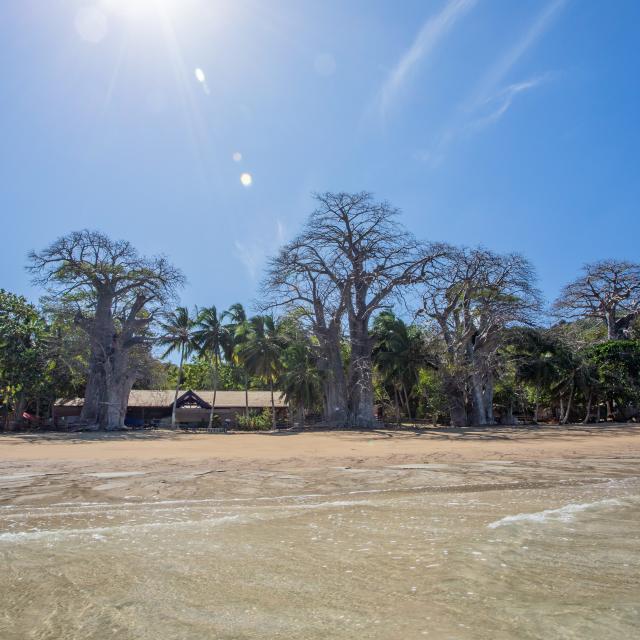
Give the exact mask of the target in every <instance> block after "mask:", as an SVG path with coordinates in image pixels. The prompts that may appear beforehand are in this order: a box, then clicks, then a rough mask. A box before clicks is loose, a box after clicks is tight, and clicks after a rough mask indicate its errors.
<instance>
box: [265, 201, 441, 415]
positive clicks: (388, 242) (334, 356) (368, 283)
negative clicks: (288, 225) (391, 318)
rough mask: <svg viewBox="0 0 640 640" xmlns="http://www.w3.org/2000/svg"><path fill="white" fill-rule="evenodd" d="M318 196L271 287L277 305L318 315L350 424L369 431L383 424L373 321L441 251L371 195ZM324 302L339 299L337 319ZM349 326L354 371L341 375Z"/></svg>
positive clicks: (333, 302)
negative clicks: (377, 406)
mask: <svg viewBox="0 0 640 640" xmlns="http://www.w3.org/2000/svg"><path fill="white" fill-rule="evenodd" d="M315 199H316V202H317V207H316V209H315V210H314V211H313V213H312V214H311V216H310V217H309V220H308V222H307V224H306V226H305V228H304V230H303V232H302V233H301V234H300V236H299V237H298V238H297V239H296V240H294V241H293V242H292V243H290V244H289V245H287V247H285V248H284V249H283V251H282V252H281V254H280V256H279V257H278V258H277V260H276V261H275V262H274V263H272V265H271V267H270V270H269V276H268V278H267V284H268V285H270V287H268V288H269V289H270V290H271V291H275V293H276V295H275V296H274V298H275V300H274V301H273V303H275V304H278V297H277V296H278V294H281V295H283V301H281V304H285V303H286V304H289V305H296V304H298V305H300V306H304V307H306V308H307V309H308V311H309V314H310V316H311V315H313V321H314V322H315V324H316V326H315V327H314V329H315V331H316V334H317V335H318V339H319V340H320V342H321V344H322V340H323V339H327V342H328V344H329V346H330V348H331V352H330V354H331V356H330V357H329V356H327V357H328V358H329V363H328V364H329V367H330V371H329V375H330V376H331V378H332V379H333V380H337V381H341V380H343V379H346V381H347V382H346V394H347V401H348V413H349V415H348V416H347V420H345V422H349V423H351V424H353V425H355V426H366V427H369V426H372V425H373V424H374V422H375V418H374V415H373V402H374V395H373V376H372V360H371V352H372V341H371V337H370V335H369V323H370V320H371V317H372V316H373V314H374V313H375V312H376V311H377V310H378V309H380V308H381V307H383V306H385V305H387V304H388V303H389V300H390V299H391V298H392V297H393V296H394V295H396V294H398V293H399V292H400V290H401V289H402V288H403V287H404V286H406V285H409V284H411V283H414V282H416V281H417V280H418V279H420V278H421V277H422V276H423V274H424V271H425V268H426V266H427V265H428V264H430V263H431V262H432V261H433V260H434V259H435V258H436V257H437V256H438V255H440V253H441V248H440V247H439V245H424V244H421V243H419V242H417V241H416V239H415V238H414V237H413V236H412V235H411V234H409V233H408V232H407V231H405V230H404V229H403V228H402V226H401V225H400V224H399V223H398V221H397V216H398V214H399V211H398V210H397V209H395V208H394V207H392V206H391V205H390V204H388V203H387V202H376V201H375V200H374V199H373V196H372V195H371V194H370V193H367V192H362V193H323V194H317V195H316V196H315ZM276 270H279V271H280V275H279V276H278V275H277V274H276ZM287 292H288V297H287ZM324 300H331V305H330V307H329V308H330V311H331V313H330V314H329V317H326V314H325V316H324V317H323V309H322V306H323V302H324ZM273 303H272V304H273ZM323 321H324V323H323ZM343 323H344V325H346V328H347V330H348V333H349V344H350V359H349V360H350V362H349V369H348V371H347V372H344V371H342V372H341V371H340V369H341V368H342V367H343V364H342V358H338V354H339V348H338V349H336V343H337V345H338V347H339V337H340V335H341V333H340V332H341V330H342V324H343ZM329 327H331V328H332V331H333V334H332V333H330V332H328V331H327V328H329ZM325 336H326V338H325ZM325 355H326V354H325ZM327 404H329V403H328V402H327Z"/></svg>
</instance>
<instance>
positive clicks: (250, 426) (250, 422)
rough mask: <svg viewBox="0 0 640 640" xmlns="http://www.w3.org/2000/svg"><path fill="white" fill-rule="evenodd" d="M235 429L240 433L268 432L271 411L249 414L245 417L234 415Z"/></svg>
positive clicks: (264, 410)
mask: <svg viewBox="0 0 640 640" xmlns="http://www.w3.org/2000/svg"><path fill="white" fill-rule="evenodd" d="M236 424H237V428H238V429H239V430H240V431H268V430H269V429H271V410H270V409H263V410H262V411H261V412H250V413H249V416H248V417H247V416H246V415H244V414H238V415H236Z"/></svg>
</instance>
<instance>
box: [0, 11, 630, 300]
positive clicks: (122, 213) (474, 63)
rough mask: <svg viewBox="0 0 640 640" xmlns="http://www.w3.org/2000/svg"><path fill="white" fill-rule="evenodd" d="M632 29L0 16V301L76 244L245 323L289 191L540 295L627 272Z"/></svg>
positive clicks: (528, 18)
mask: <svg viewBox="0 0 640 640" xmlns="http://www.w3.org/2000/svg"><path fill="white" fill-rule="evenodd" d="M639 24H640V3H639V2H636V1H635V0H628V1H625V0H616V2H613V3H607V2H601V1H595V0H566V1H565V0H546V1H545V0H539V1H525V0H520V1H518V2H515V1H513V0H449V1H448V2H447V1H444V0H420V1H417V2H410V1H408V0H407V1H404V2H398V1H396V2H393V1H389V2H382V1H375V0H362V1H360V0H350V1H348V2H347V1H344V0H342V1H324V2H319V1H316V2H305V1H293V0H291V1H277V2H276V1H274V2H267V1H258V0H254V1H244V0H233V1H230V2H218V1H216V0H94V1H80V0H48V1H47V2H42V1H41V0H5V1H4V2H2V3H1V4H0V56H1V59H2V65H1V66H0V81H1V84H2V92H1V94H0V139H1V140H2V153H1V154H0V186H1V188H0V207H1V210H2V219H3V222H2V230H3V233H2V236H3V240H4V241H3V242H2V248H1V249H0V287H3V288H6V289H9V290H12V291H15V292H19V293H23V294H25V295H27V296H28V297H30V298H31V299H37V297H38V295H39V291H38V290H37V289H35V288H33V287H32V286H31V285H30V284H29V278H28V275H27V274H26V273H25V272H24V270H23V266H24V264H25V262H26V254H27V252H28V250H29V249H32V248H42V247H44V246H45V245H47V244H48V243H49V242H50V241H52V240H53V239H55V238H56V237H57V236H59V235H62V234H64V233H67V232H69V231H72V230H75V229H80V228H83V227H89V228H97V229H100V230H102V231H104V232H106V233H108V234H110V235H113V236H115V237H119V238H120V237H122V238H127V239H129V240H130V241H131V242H132V243H133V244H134V245H135V246H137V247H138V248H139V249H140V250H141V251H142V252H144V253H165V254H167V255H168V256H170V257H171V259H172V260H173V262H174V263H175V264H176V265H178V266H180V267H181V268H182V269H183V271H184V272H185V274H186V276H187V278H188V280H189V284H188V286H187V287H186V289H185V290H184V295H183V302H184V303H185V304H188V305H193V304H198V305H200V306H202V305H208V304H216V305H217V306H219V307H221V308H222V307H226V306H228V305H229V304H231V303H233V302H235V301H241V302H244V303H248V302H250V300H251V299H252V298H254V297H255V296H256V295H257V294H258V293H259V291H258V283H259V278H260V272H261V267H262V265H263V263H264V259H265V257H266V256H268V255H269V254H270V253H272V252H273V251H274V250H275V249H276V248H277V247H278V245H279V244H280V243H282V242H283V241H285V240H286V239H287V238H289V237H291V236H292V235H293V234H295V233H296V231H297V230H298V229H299V227H300V225H301V224H302V222H303V220H304V219H305V217H306V216H307V214H308V213H309V211H310V210H311V208H312V201H311V198H310V193H311V192H312V191H325V190H336V191H338V190H357V191H359V190H370V191H373V192H374V193H375V194H376V196H378V197H379V198H384V199H387V200H389V201H391V202H392V203H393V204H395V205H396V206H398V207H399V208H401V209H402V211H403V220H404V223H405V225H406V226H407V227H408V228H410V229H411V230H412V231H413V232H414V233H416V235H418V236H420V237H422V238H425V239H430V240H445V241H449V242H454V243H460V244H467V245H476V244H482V245H485V246H487V247H489V248H492V249H495V250H498V251H512V250H515V251H520V252H522V253H524V254H525V255H526V256H528V257H529V258H530V259H531V260H532V262H533V263H534V265H535V266H536V268H537V270H538V273H539V276H540V285H541V287H542V289H543V291H544V292H545V294H546V295H547V296H548V297H549V298H552V297H553V296H554V295H555V294H556V293H557V292H558V290H559V288H560V286H561V285H562V284H563V283H565V282H566V281H568V280H570V279H571V278H573V277H574V276H575V275H576V274H577V273H578V270H579V268H580V266H581V265H582V264H583V263H584V262H587V261H592V260H595V259H599V258H604V257H624V258H628V259H632V260H640V249H639V243H638V238H639V234H640V207H639V205H638V203H639V202H640V180H639V177H640V176H639V169H638V167H639V162H638V149H639V148H640V126H639V124H638V115H639V114H640V47H638V44H637V42H638V40H637V38H638V25H639ZM196 70H199V71H196ZM234 154H235V159H234ZM237 154H240V156H241V157H240V156H238V155H237ZM243 173H248V174H250V175H251V177H252V183H251V184H250V185H249V186H245V185H243V184H242V182H241V174H243Z"/></svg>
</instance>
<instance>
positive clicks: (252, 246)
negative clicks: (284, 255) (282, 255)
mask: <svg viewBox="0 0 640 640" xmlns="http://www.w3.org/2000/svg"><path fill="white" fill-rule="evenodd" d="M287 235H288V233H287V227H286V225H285V224H284V223H283V222H282V220H280V219H279V218H277V219H276V221H275V226H274V229H273V232H272V233H271V234H266V235H265V236H264V237H263V238H260V239H257V238H254V239H249V240H248V241H247V240H243V241H240V240H235V241H234V243H233V244H234V247H235V254H236V257H237V258H238V260H239V261H240V262H241V263H242V265H243V266H244V268H245V270H246V272H247V274H248V275H249V278H250V279H251V280H252V281H253V282H256V281H257V280H258V279H259V277H260V274H261V270H262V268H263V267H264V265H265V263H266V261H267V258H268V257H269V256H270V255H272V254H274V253H275V252H276V251H277V250H278V248H279V247H280V246H281V245H283V244H284V243H285V242H286V240H287Z"/></svg>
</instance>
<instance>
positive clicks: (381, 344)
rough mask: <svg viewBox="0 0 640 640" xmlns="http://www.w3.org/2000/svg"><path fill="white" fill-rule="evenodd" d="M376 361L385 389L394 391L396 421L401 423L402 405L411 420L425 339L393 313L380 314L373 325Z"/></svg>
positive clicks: (374, 356)
mask: <svg viewBox="0 0 640 640" xmlns="http://www.w3.org/2000/svg"><path fill="white" fill-rule="evenodd" d="M372 337H373V340H374V347H373V353H372V356H373V361H374V363H375V365H376V367H377V369H378V371H379V372H380V375H381V376H382V381H383V384H384V386H385V387H387V388H389V387H391V388H393V394H394V403H395V408H396V420H397V421H398V422H400V405H401V404H402V405H404V407H405V409H406V412H407V416H408V418H409V419H411V404H410V401H409V396H410V395H411V391H412V390H413V388H414V386H415V384H416V382H417V381H418V371H419V368H420V366H421V365H422V364H424V353H423V351H424V349H423V340H422V336H421V335H420V334H419V332H417V331H416V330H415V328H414V327H411V326H408V325H407V324H406V323H405V322H404V321H403V320H402V319H401V318H398V317H397V316H396V315H395V314H393V313H392V312H390V311H385V312H383V313H381V314H380V315H379V316H378V317H377V318H376V319H375V320H374V322H373V330H372Z"/></svg>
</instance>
